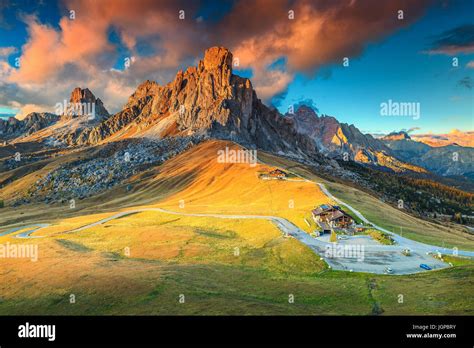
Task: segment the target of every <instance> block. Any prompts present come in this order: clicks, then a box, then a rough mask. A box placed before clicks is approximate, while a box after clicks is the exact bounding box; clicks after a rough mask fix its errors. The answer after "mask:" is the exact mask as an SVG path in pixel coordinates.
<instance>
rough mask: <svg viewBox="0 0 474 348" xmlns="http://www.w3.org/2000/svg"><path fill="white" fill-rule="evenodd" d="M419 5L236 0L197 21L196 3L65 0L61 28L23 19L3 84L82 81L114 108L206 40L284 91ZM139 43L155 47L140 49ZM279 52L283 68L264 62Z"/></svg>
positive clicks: (399, 23)
mask: <svg viewBox="0 0 474 348" xmlns="http://www.w3.org/2000/svg"><path fill="white" fill-rule="evenodd" d="M427 3H428V1H425V0H419V1H409V0H397V1H372V0H352V1H345V0H344V1H309V0H300V1H298V0H296V1H293V0H241V1H236V2H235V3H234V5H233V7H232V8H231V10H230V11H229V12H228V13H227V14H225V15H224V16H222V17H220V18H218V19H213V18H210V20H204V21H201V20H197V16H198V12H197V11H198V9H199V6H200V2H199V1H193V2H189V1H185V0H173V1H172V0H135V1H133V3H131V2H130V1H126V0H101V1H96V0H64V8H65V9H66V10H67V11H66V12H65V13H66V14H69V11H71V10H72V11H74V14H75V18H74V19H70V18H69V17H68V16H64V17H62V18H61V20H60V22H59V29H56V28H54V27H51V26H48V25H45V24H42V23H40V22H39V21H38V19H37V18H36V17H33V16H29V17H25V19H24V20H25V24H26V25H27V29H28V34H29V38H28V42H27V43H26V44H25V45H24V46H23V47H22V55H21V61H20V64H21V66H20V68H19V69H14V71H12V72H11V73H10V74H9V76H8V82H9V83H14V84H17V85H18V86H19V87H20V88H23V89H26V90H27V93H24V95H27V96H31V95H33V91H36V93H37V94H38V99H39V98H40V97H43V98H44V99H45V100H48V102H50V103H52V105H54V104H55V103H56V102H58V100H62V99H63V98H65V97H66V96H67V94H68V93H69V89H72V88H73V87H75V86H88V87H90V88H91V89H92V90H94V91H95V93H96V94H97V96H98V97H100V98H101V99H103V100H104V102H105V104H106V106H107V107H108V109H109V110H112V111H117V110H118V109H119V108H120V106H121V105H122V104H123V103H124V102H125V101H126V98H127V97H128V94H129V93H130V91H131V90H133V89H134V88H135V87H136V86H137V85H138V84H139V83H140V82H141V81H142V80H145V79H155V80H158V81H159V82H161V83H166V82H167V81H169V80H171V79H172V77H173V75H174V73H175V72H176V70H177V69H178V68H180V67H182V66H183V65H188V64H192V63H196V61H197V59H198V58H200V57H201V56H202V53H203V52H204V50H205V49H206V48H207V47H209V46H212V45H224V46H226V47H228V48H229V49H231V50H232V51H233V52H234V56H235V57H237V58H239V60H240V66H241V67H242V68H251V69H252V70H253V77H252V82H253V85H254V86H255V88H256V90H257V92H258V94H259V97H260V98H262V99H264V100H268V99H270V98H271V97H272V96H274V95H276V94H278V93H281V92H284V91H285V90H286V88H287V86H288V84H289V83H291V81H292V80H293V77H294V74H295V73H296V72H298V71H302V72H309V73H314V72H316V71H317V70H318V68H319V67H321V66H322V65H324V64H332V63H337V64H339V63H341V60H342V58H343V57H353V56H357V55H359V54H361V52H362V51H363V49H364V47H365V46H366V45H367V44H368V43H369V42H373V41H376V40H380V39H381V38H383V37H384V36H385V35H388V34H389V33H392V32H393V31H395V30H397V29H398V28H401V27H404V26H406V25H408V24H410V23H411V22H413V21H414V20H415V19H416V18H418V17H419V16H420V15H421V14H422V12H423V10H424V8H425V7H426V5H427ZM180 10H184V11H185V12H184V14H185V19H184V20H181V19H180V18H179V11H180ZM398 10H403V11H404V13H405V19H404V20H398V18H397V14H398ZM289 11H294V19H290V18H289ZM111 32H114V33H116V34H117V36H118V38H119V39H120V41H121V42H120V44H121V45H123V46H125V47H126V48H127V49H128V50H129V52H130V55H131V56H134V57H135V61H134V63H133V64H132V65H131V66H130V67H129V68H128V69H126V70H123V71H117V70H114V69H113V67H114V66H115V65H116V63H117V59H118V58H119V55H118V50H117V47H115V46H116V44H117V43H116V42H111V41H110V39H109V38H110V33H111ZM140 45H142V46H143V45H144V46H146V47H147V48H148V49H149V50H150V51H151V52H152V53H153V54H146V55H145V54H142V51H141V50H140ZM281 58H283V59H284V61H285V62H286V65H285V66H284V67H283V68H271V67H270V66H271V64H272V63H274V62H275V61H276V60H278V59H281ZM119 65H120V64H119ZM27 102H28V101H27V100H25V103H27Z"/></svg>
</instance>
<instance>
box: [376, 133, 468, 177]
mask: <svg viewBox="0 0 474 348" xmlns="http://www.w3.org/2000/svg"><path fill="white" fill-rule="evenodd" d="M382 140H383V141H384V143H385V144H386V145H387V146H388V147H389V148H390V149H391V150H392V151H393V153H394V154H395V155H396V156H397V157H398V158H400V159H401V160H404V161H408V162H411V163H414V164H416V165H419V166H421V167H423V168H426V169H428V170H429V171H431V172H433V173H435V174H438V175H441V176H466V177H468V178H472V177H473V176H474V161H473V159H474V148H472V147H464V146H459V145H457V144H453V145H446V146H439V147H432V146H430V145H427V144H425V143H421V142H418V141H415V140H412V139H411V137H410V136H409V135H408V134H407V137H403V138H401V139H394V138H393V137H384V138H382Z"/></svg>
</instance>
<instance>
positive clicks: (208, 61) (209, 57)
mask: <svg viewBox="0 0 474 348" xmlns="http://www.w3.org/2000/svg"><path fill="white" fill-rule="evenodd" d="M232 59H233V58H232V53H231V52H230V51H229V50H228V49H227V48H225V47H218V46H215V47H211V48H208V49H207V50H206V52H205V53H204V60H203V61H202V62H203V66H204V69H205V70H208V71H209V70H216V69H218V70H229V71H230V72H232Z"/></svg>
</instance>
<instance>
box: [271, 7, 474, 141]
mask: <svg viewBox="0 0 474 348" xmlns="http://www.w3.org/2000/svg"><path fill="white" fill-rule="evenodd" d="M455 5H456V6H455V7H452V8H448V9H445V8H442V7H441V6H436V7H433V8H431V9H430V10H429V12H428V13H427V14H426V15H425V16H424V17H423V18H422V19H421V20H420V21H418V22H417V23H415V24H413V25H412V26H410V27H409V28H406V29H402V30H400V31H399V32H397V33H395V34H393V35H391V36H390V37H388V38H386V39H385V40H383V41H381V42H379V43H376V44H371V45H370V46H369V47H368V48H367V49H366V50H365V52H364V53H363V54H362V55H361V56H360V57H357V58H353V59H350V62H349V67H343V66H342V62H341V64H340V65H337V66H336V65H331V66H328V67H324V68H323V69H321V71H320V72H319V74H317V75H316V76H315V77H313V76H309V77H308V76H304V75H303V74H298V75H297V78H296V79H295V81H294V82H293V83H292V84H291V85H290V87H289V89H288V93H287V94H286V96H285V97H284V98H283V99H282V100H281V101H280V102H279V104H280V105H279V107H278V109H279V110H280V111H281V112H286V109H287V108H288V105H290V104H292V103H295V102H297V101H299V100H302V99H307V98H311V99H313V101H314V103H315V104H316V105H317V106H318V108H319V111H320V112H321V113H324V114H327V115H331V116H335V117H336V118H337V119H338V120H339V121H342V122H346V123H349V124H351V123H353V124H355V125H356V126H357V127H358V128H359V129H361V130H363V131H365V132H368V133H386V132H390V131H395V130H401V129H410V128H414V127H419V128H420V130H416V131H415V132H417V133H425V132H430V131H431V132H434V133H443V132H446V131H449V130H451V129H452V128H458V129H460V130H473V129H474V127H473V126H474V121H473V120H474V117H473V98H474V96H473V90H472V88H471V89H469V88H467V87H465V86H462V85H460V84H459V81H460V80H462V79H463V78H465V77H470V78H471V79H472V78H473V72H474V69H472V68H467V67H466V65H467V64H468V62H469V61H472V60H473V59H474V54H472V53H471V54H459V55H456V57H458V59H459V66H458V67H457V68H454V67H453V66H452V59H453V57H454V56H448V55H441V54H439V55H430V54H425V53H423V51H425V50H427V49H428V48H429V46H430V44H431V42H432V41H433V36H437V35H439V34H441V33H442V32H444V31H447V30H450V29H452V28H454V27H458V26H460V25H464V24H472V23H473V22H474V20H473V16H474V15H473V14H474V2H473V1H468V2H461V1H458V2H456V3H455ZM467 5H468V6H467ZM388 99H392V100H393V101H401V102H419V103H420V109H421V117H420V118H419V119H418V120H413V119H412V118H410V117H383V116H380V103H381V102H384V101H387V100H388Z"/></svg>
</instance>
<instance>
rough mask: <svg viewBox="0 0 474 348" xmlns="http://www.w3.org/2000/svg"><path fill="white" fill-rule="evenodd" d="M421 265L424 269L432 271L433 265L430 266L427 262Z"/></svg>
mask: <svg viewBox="0 0 474 348" xmlns="http://www.w3.org/2000/svg"><path fill="white" fill-rule="evenodd" d="M420 267H421V268H423V269H426V270H427V271H431V267H430V266H428V265H427V264H426V263H422V264H420Z"/></svg>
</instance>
